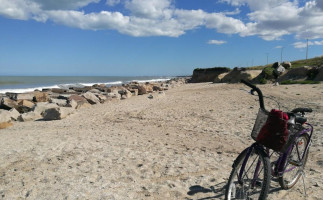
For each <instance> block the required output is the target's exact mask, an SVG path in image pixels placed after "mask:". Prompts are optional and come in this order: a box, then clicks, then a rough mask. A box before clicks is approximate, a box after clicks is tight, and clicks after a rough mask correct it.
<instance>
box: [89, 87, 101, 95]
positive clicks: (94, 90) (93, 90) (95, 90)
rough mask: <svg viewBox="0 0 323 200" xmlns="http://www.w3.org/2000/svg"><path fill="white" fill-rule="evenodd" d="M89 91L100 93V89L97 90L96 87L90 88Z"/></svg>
mask: <svg viewBox="0 0 323 200" xmlns="http://www.w3.org/2000/svg"><path fill="white" fill-rule="evenodd" d="M89 92H92V93H98V94H99V93H101V91H100V90H98V89H95V88H94V89H91V90H90V91H89Z"/></svg>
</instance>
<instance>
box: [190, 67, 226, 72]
mask: <svg viewBox="0 0 323 200" xmlns="http://www.w3.org/2000/svg"><path fill="white" fill-rule="evenodd" d="M199 71H206V72H210V71H231V69H230V68H229V67H213V68H196V69H194V72H199Z"/></svg>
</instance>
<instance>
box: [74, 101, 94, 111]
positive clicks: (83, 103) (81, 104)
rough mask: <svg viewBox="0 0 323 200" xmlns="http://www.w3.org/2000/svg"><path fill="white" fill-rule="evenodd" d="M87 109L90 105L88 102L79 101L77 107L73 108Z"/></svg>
mask: <svg viewBox="0 0 323 200" xmlns="http://www.w3.org/2000/svg"><path fill="white" fill-rule="evenodd" d="M88 107H91V104H90V103H89V102H87V101H86V102H85V101H79V102H77V106H76V107H75V109H81V108H88Z"/></svg>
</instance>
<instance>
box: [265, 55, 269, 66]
mask: <svg viewBox="0 0 323 200" xmlns="http://www.w3.org/2000/svg"><path fill="white" fill-rule="evenodd" d="M268 54H269V53H266V55H267V65H268Z"/></svg>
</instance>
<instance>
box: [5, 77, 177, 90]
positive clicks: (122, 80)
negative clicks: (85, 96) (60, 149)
mask: <svg viewBox="0 0 323 200" xmlns="http://www.w3.org/2000/svg"><path fill="white" fill-rule="evenodd" d="M171 78H172V77H163V76H161V77H156V76H132V77H131V76H0V94H1V93H3V94H4V93H6V92H13V93H23V92H31V91H34V90H40V91H41V90H42V89H45V88H62V89H68V88H70V87H85V86H92V85H94V84H105V85H106V86H113V85H122V84H126V83H129V82H133V81H136V82H140V83H144V82H158V81H166V80H169V79H171Z"/></svg>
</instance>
